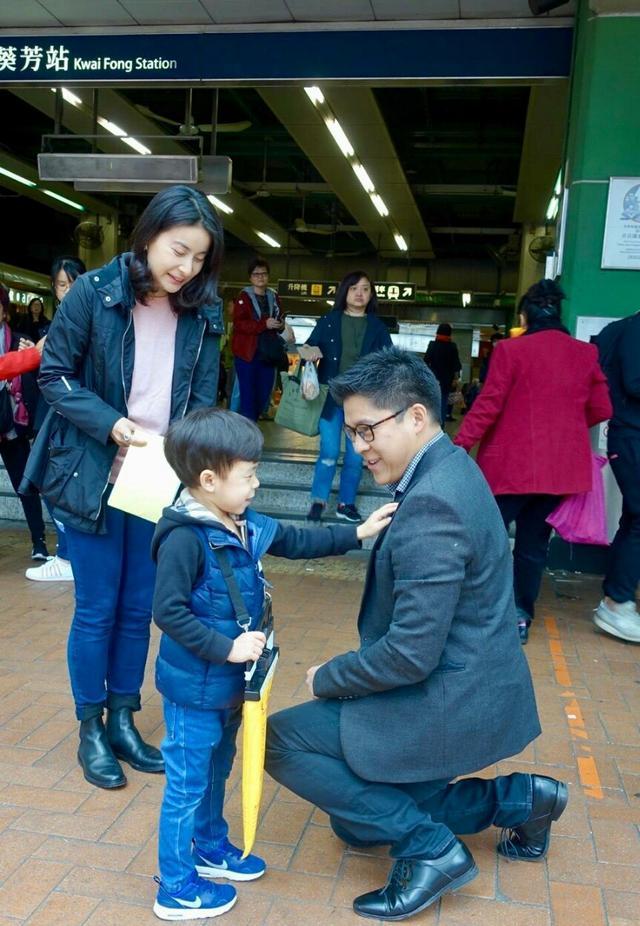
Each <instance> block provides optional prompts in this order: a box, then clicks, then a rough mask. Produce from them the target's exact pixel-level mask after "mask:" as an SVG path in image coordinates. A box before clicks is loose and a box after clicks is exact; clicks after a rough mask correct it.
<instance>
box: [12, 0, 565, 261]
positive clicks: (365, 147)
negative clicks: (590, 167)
mask: <svg viewBox="0 0 640 926" xmlns="http://www.w3.org/2000/svg"><path fill="white" fill-rule="evenodd" d="M572 10H573V6H572V4H567V5H565V6H564V7H562V8H561V9H559V10H558V11H556V12H557V13H558V15H560V14H562V15H564V16H567V14H571V12H572ZM168 17H171V18H170V19H169V18H168ZM418 17H419V18H420V19H421V20H424V19H427V18H432V19H450V20H455V19H458V20H459V19H469V18H475V19H478V18H483V19H487V18H500V19H520V20H522V19H528V18H532V17H531V14H530V12H529V6H528V3H527V0H433V2H424V0H250V2H244V0H180V2H179V3H178V2H177V0H166V2H165V0H101V2H100V3H99V4H87V3H86V0H21V3H20V4H11V9H10V10H3V14H2V26H3V27H4V28H5V29H6V28H12V29H19V28H25V29H40V28H42V29H47V30H49V31H50V32H51V31H52V30H54V29H57V28H60V29H69V28H74V29H75V28H84V27H87V28H96V27H103V26H109V27H113V28H118V27H127V26H132V25H134V24H137V25H141V26H144V27H153V26H160V25H166V23H167V22H169V21H171V22H172V23H174V24H175V23H176V20H178V19H179V23H178V25H180V26H182V25H184V26H193V25H204V26H212V25H220V24H246V25H249V24H251V25H253V26H255V25H256V24H257V23H260V22H263V23H306V22H309V23H312V22H319V21H325V22H334V23H340V22H344V21H349V22H354V23H357V22H363V21H366V22H372V21H376V20H383V21H389V20H408V19H416V18H418ZM354 53H355V54H357V34H356V37H354ZM0 86H1V85H0ZM321 89H322V93H323V94H324V97H325V99H326V101H327V103H328V104H329V105H330V107H331V109H332V111H333V113H334V114H335V116H336V117H337V118H338V119H339V121H340V124H341V125H342V126H343V128H344V129H345V131H346V132H347V134H348V136H349V139H350V141H351V142H352V144H353V146H354V147H355V149H356V152H357V155H358V156H359V158H360V160H361V162H362V164H363V165H364V167H365V169H366V171H367V174H368V175H369V176H370V177H371V178H372V179H373V180H374V181H375V186H376V190H377V191H378V192H379V193H380V195H381V197H382V199H383V201H384V203H385V204H386V206H387V208H388V210H389V211H390V213H391V215H392V216H393V218H394V222H395V225H396V226H397V227H398V229H399V231H400V232H401V234H402V236H403V238H404V239H405V241H406V243H407V246H408V250H409V252H410V254H411V259H412V260H417V261H430V260H433V259H435V260H438V259H454V260H480V261H482V260H486V261H491V262H498V263H500V262H502V263H505V262H509V261H510V262H514V261H517V259H518V256H519V232H520V229H521V225H522V224H523V223H528V224H540V223H541V222H544V214H545V211H546V207H547V203H548V200H549V197H550V194H551V191H552V189H553V184H554V181H555V177H556V175H557V172H558V168H559V166H560V162H561V154H562V144H563V135H564V125H565V116H566V96H567V82H566V81H564V80H557V81H546V82H544V81H543V82H540V83H538V84H535V85H533V84H532V85H527V84H525V83H514V82H511V83H510V82H508V81H506V82H502V83H499V82H496V83H495V84H493V85H481V86H480V85H472V84H469V83H464V82H460V83H457V84H454V85H452V84H450V85H441V84H428V85H421V86H370V87H369V86H364V85H362V84H358V85H353V84H352V85H344V84H343V85H340V84H339V83H337V84H336V83H333V84H330V85H327V86H322V87H321ZM74 93H75V94H76V95H77V97H79V98H80V99H81V100H82V105H81V106H80V107H78V106H70V105H68V104H65V106H64V108H63V126H62V131H64V132H70V133H75V134H78V135H82V134H83V133H84V134H87V133H88V132H89V129H90V125H91V103H92V101H91V93H90V90H89V89H88V88H81V89H79V88H75V89H74ZM186 94H187V91H186V90H185V89H183V88H178V87H176V88H172V87H153V86H150V87H144V88H143V87H119V88H117V89H108V88H101V89H100V90H99V96H98V108H99V110H100V112H101V114H102V115H103V116H104V117H105V118H107V119H109V120H110V121H112V122H114V123H117V124H118V125H121V126H123V127H124V128H125V129H126V131H127V133H128V134H129V135H130V136H134V137H144V136H148V135H163V136H165V138H166V141H165V142H164V147H163V150H165V151H174V152H178V151H184V143H185V136H184V131H185V130H184V128H181V127H183V126H184V125H185V112H186V102H187V97H186ZM0 98H1V100H2V111H3V129H2V133H1V134H0V161H3V158H4V159H9V160H10V161H11V165H12V168H13V170H14V171H16V172H18V171H19V170H21V169H23V170H24V171H27V169H28V168H30V169H31V170H33V168H34V166H35V160H36V156H37V153H38V152H39V151H40V150H41V136H42V135H45V134H48V133H50V132H51V131H52V128H53V116H54V106H55V96H54V94H53V93H52V92H51V89H50V88H46V89H45V88H42V89H35V88H15V89H13V90H10V89H0ZM212 101H213V91H212V90H211V89H209V88H204V87H198V88H196V89H194V90H193V91H192V95H191V116H192V120H193V124H194V125H195V126H196V127H199V128H198V129H197V131H199V132H200V133H201V134H203V135H204V136H205V138H206V137H207V136H208V134H209V132H210V130H211V122H212ZM100 147H101V149H102V150H105V151H116V152H117V151H120V152H125V151H128V149H127V148H124V147H123V145H122V143H121V142H120V141H119V140H118V139H117V138H113V137H111V138H109V137H108V136H107V137H106V138H105V139H104V143H103V144H101V145H100ZM154 150H155V149H154ZM216 153H217V154H221V155H227V156H229V157H230V158H231V159H232V161H233V190H232V192H231V194H229V195H228V196H227V197H222V198H223V200H225V201H226V202H227V203H228V204H229V205H230V206H231V207H232V208H233V210H234V211H233V213H232V214H229V215H225V216H224V222H225V228H226V230H227V248H228V249H229V250H234V249H239V250H240V249H244V250H256V249H259V250H261V251H265V252H266V253H269V250H270V248H269V246H268V245H265V243H264V242H262V241H260V240H259V239H258V238H257V237H256V230H257V229H261V230H263V231H264V232H266V233H267V234H268V235H269V236H270V237H271V238H273V239H274V240H276V241H277V242H278V244H279V245H280V246H281V248H282V249H288V250H289V251H290V252H291V253H293V254H295V253H297V254H305V255H310V256H313V255H316V256H318V257H322V258H326V257H327V256H333V255H336V256H339V255H344V256H347V255H348V256H350V257H353V258H354V259H355V258H356V257H360V258H362V259H363V260H364V259H365V258H372V257H378V258H381V259H382V260H393V259H398V258H399V257H401V256H402V254H401V253H399V250H398V245H397V243H396V241H394V235H393V228H391V227H390V224H389V222H388V221H387V220H386V217H385V216H384V215H381V214H380V213H379V211H378V210H377V209H374V208H372V203H371V199H370V197H369V195H368V194H367V192H366V190H365V189H364V188H363V184H362V182H361V181H359V180H358V178H357V177H356V176H355V175H354V173H353V170H352V168H351V166H350V165H349V163H348V162H347V161H346V160H345V158H344V157H343V156H342V154H341V153H340V150H339V148H338V147H337V145H336V143H335V141H334V139H333V138H332V137H331V135H330V134H329V133H328V131H327V130H326V127H325V125H324V123H323V121H322V119H320V118H319V116H318V114H317V113H316V112H314V107H313V104H312V103H311V101H310V100H309V98H308V96H307V94H306V93H305V92H304V88H303V87H302V86H287V87H274V86H261V87H255V88H249V87H246V86H241V87H224V88H222V89H220V90H219V100H218V131H217V133H216ZM16 165H17V168H16ZM20 165H22V168H21V167H20ZM73 197H74V199H76V200H79V201H80V202H86V209H87V213H89V212H91V211H92V210H94V209H96V203H98V204H102V207H103V210H104V214H113V213H114V212H117V213H118V216H119V219H120V223H121V231H122V233H123V235H126V234H127V232H128V231H129V230H130V228H131V227H132V225H133V223H134V221H135V219H136V217H137V215H138V214H139V212H140V211H141V209H142V208H143V207H144V204H145V202H146V201H147V200H146V199H143V198H142V197H128V196H124V195H110V194H105V193H100V194H95V196H93V198H91V199H89V198H87V197H85V199H84V200H83V199H82V197H79V196H78V194H75V193H74V194H73ZM0 198H2V202H3V211H4V215H5V227H6V223H7V222H8V224H9V225H10V226H11V227H13V228H15V229H16V234H15V235H12V236H11V238H10V241H8V242H7V245H8V252H7V251H3V259H4V260H5V261H7V262H10V263H17V264H19V265H22V266H26V265H27V264H26V263H25V253H24V252H25V250H26V251H27V254H28V259H29V261H30V263H29V265H30V266H32V267H33V269H38V270H46V266H47V264H48V262H49V259H50V256H51V254H52V253H59V251H60V249H61V241H62V239H66V240H65V243H64V248H63V249H64V250H68V249H69V248H70V247H72V246H73V242H72V237H71V236H72V233H73V229H74V227H75V225H76V224H77V222H78V221H79V220H81V219H82V218H83V217H86V216H82V215H80V216H79V215H78V213H77V212H74V210H73V209H69V208H67V207H65V206H64V204H62V203H54V206H55V208H56V209H57V210H58V213H57V214H56V215H55V217H54V218H53V219H51V220H50V219H49V218H48V217H47V216H49V215H50V212H51V210H50V209H46V208H45V206H44V205H42V203H41V202H37V201H34V198H33V197H32V196H30V191H29V190H25V189H24V187H22V188H20V187H19V185H16V184H12V183H11V181H10V180H6V178H5V177H2V176H0ZM37 198H38V197H35V200H37ZM40 200H42V197H40ZM96 211H97V210H96ZM25 226H26V227H25ZM34 228H36V229H37V232H38V241H37V242H36V241H35V240H34V239H33V236H30V235H29V229H31V230H33V229H34ZM18 250H21V251H22V253H21V254H18V253H15V252H16V251H18Z"/></svg>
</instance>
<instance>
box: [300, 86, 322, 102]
mask: <svg viewBox="0 0 640 926" xmlns="http://www.w3.org/2000/svg"><path fill="white" fill-rule="evenodd" d="M304 92H305V93H306V94H307V96H308V97H309V99H310V100H311V102H312V103H315V104H316V106H317V105H318V103H324V94H323V92H322V90H321V89H320V87H305V88H304Z"/></svg>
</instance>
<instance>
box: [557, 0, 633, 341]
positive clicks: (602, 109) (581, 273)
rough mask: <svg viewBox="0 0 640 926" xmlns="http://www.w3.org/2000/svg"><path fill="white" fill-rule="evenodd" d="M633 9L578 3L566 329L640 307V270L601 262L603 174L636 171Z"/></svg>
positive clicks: (608, 0)
mask: <svg viewBox="0 0 640 926" xmlns="http://www.w3.org/2000/svg"><path fill="white" fill-rule="evenodd" d="M638 6H639V5H638V4H637V3H635V2H634V3H630V2H629V0H579V2H578V13H577V16H576V40H575V62H574V69H573V75H572V86H571V99H570V109H569V127H568V137H567V150H566V158H565V172H564V173H565V178H564V182H565V186H566V187H567V188H568V190H569V199H568V210H567V220H566V234H565V243H564V254H563V261H562V269H561V276H560V283H561V285H562V288H563V289H564V291H565V292H566V294H567V302H566V303H565V312H566V320H567V325H568V327H569V328H570V329H571V330H572V331H575V327H576V318H577V317H578V316H579V315H589V316H594V315H601V316H608V317H610V316H614V317H615V316H623V315H630V314H632V313H633V312H636V311H638V309H640V269H638V270H635V271H634V270H602V269H601V267H600V263H601V256H602V243H603V235H604V226H605V213H606V207H607V194H608V188H609V178H610V177H638V176H640V105H639V104H638V92H639V89H638V88H640V54H639V52H638V49H639V48H640V12H629V11H630V10H631V9H632V8H633V7H635V9H636V10H638ZM638 231H640V223H638Z"/></svg>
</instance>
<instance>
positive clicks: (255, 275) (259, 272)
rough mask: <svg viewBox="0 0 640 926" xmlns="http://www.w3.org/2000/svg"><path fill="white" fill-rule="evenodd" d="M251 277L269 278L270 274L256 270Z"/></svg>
mask: <svg viewBox="0 0 640 926" xmlns="http://www.w3.org/2000/svg"><path fill="white" fill-rule="evenodd" d="M251 276H252V277H268V276H269V274H268V272H267V271H266V270H254V271H253V273H252V274H251Z"/></svg>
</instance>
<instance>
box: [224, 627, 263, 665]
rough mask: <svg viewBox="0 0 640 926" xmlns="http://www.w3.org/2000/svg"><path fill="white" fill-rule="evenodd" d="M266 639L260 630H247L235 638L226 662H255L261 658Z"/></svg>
mask: <svg viewBox="0 0 640 926" xmlns="http://www.w3.org/2000/svg"><path fill="white" fill-rule="evenodd" d="M266 644H267V638H266V637H265V635H264V634H263V633H262V631H260V630H249V631H248V632H247V633H241V634H240V636H239V637H236V638H235V640H234V641H233V646H232V647H231V652H230V653H229V655H228V656H227V662H256V660H258V659H260V656H262V650H263V649H264V648H265V646H266Z"/></svg>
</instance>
